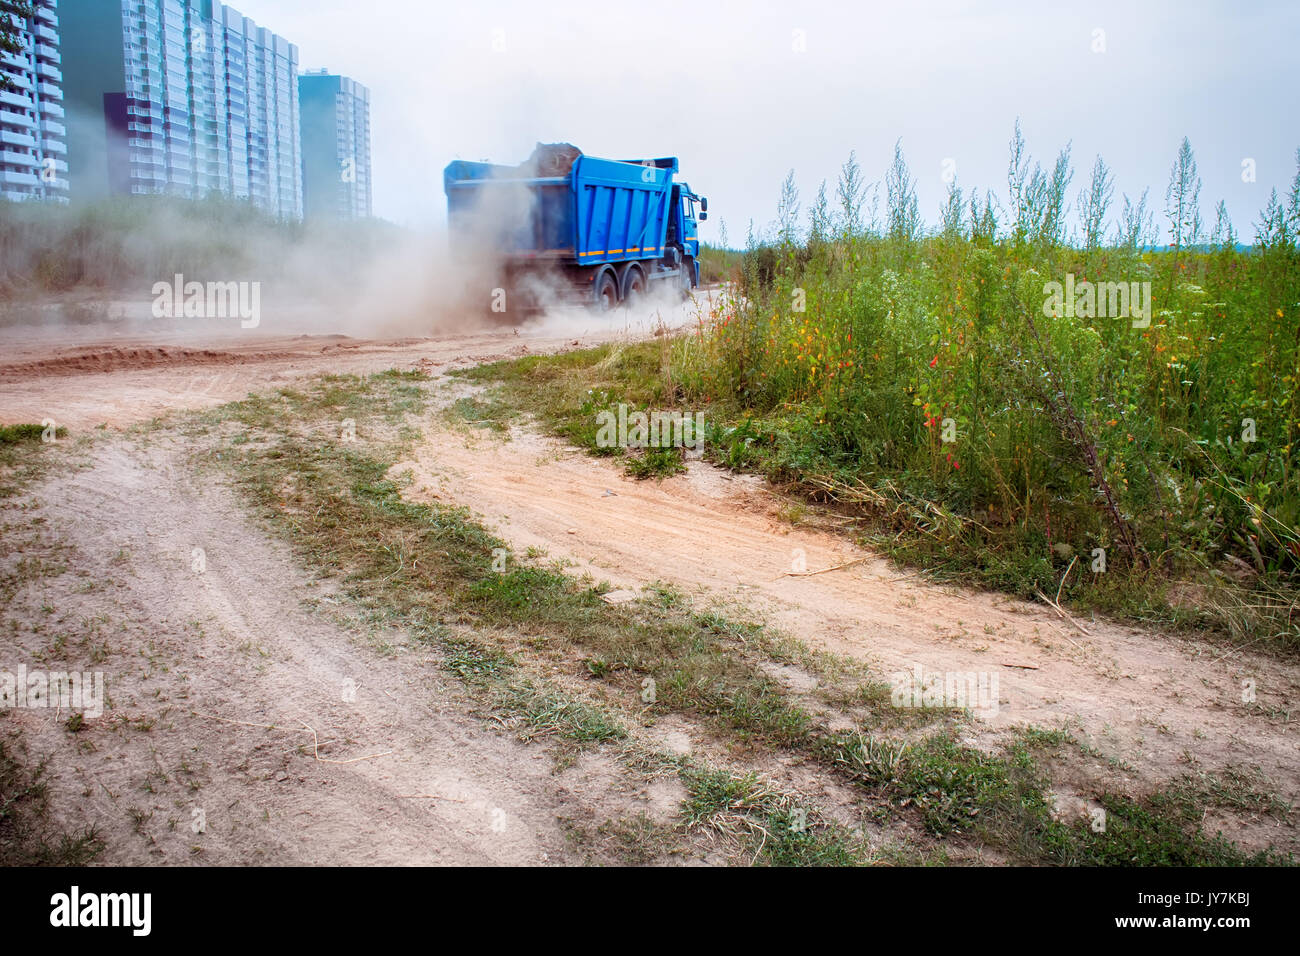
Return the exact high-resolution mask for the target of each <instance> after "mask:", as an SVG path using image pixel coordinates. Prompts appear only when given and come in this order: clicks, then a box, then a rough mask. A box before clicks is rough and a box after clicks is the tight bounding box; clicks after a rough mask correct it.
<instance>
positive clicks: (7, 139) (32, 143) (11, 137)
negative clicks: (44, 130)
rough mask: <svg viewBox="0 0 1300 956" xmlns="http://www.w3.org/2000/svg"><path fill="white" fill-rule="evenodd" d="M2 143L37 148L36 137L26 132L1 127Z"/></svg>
mask: <svg viewBox="0 0 1300 956" xmlns="http://www.w3.org/2000/svg"><path fill="white" fill-rule="evenodd" d="M0 143H3V144H5V145H7V146H26V147H27V148H29V149H35V148H36V137H35V136H28V135H27V134H26V133H15V132H14V131H13V130H7V129H0Z"/></svg>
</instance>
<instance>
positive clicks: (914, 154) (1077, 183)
mask: <svg viewBox="0 0 1300 956" xmlns="http://www.w3.org/2000/svg"><path fill="white" fill-rule="evenodd" d="M232 5H233V6H234V7H236V8H237V9H238V10H240V11H241V12H242V13H244V14H245V15H246V16H250V17H252V18H254V19H255V20H257V22H258V23H259V24H260V25H262V26H266V27H268V28H270V29H272V30H274V31H275V32H277V33H280V34H282V35H283V36H285V37H287V38H288V39H289V40H290V41H292V42H295V43H297V44H298V46H299V48H300V51H301V58H302V64H301V65H302V68H303V69H304V70H306V69H310V68H316V67H322V66H323V67H328V68H329V69H330V70H331V71H332V72H339V73H343V74H345V75H348V76H351V77H352V78H353V79H356V80H358V81H360V82H362V83H364V84H366V85H367V86H368V87H370V89H371V91H372V105H371V108H372V115H371V119H372V126H373V147H374V164H375V170H374V173H375V190H374V200H375V213H376V215H379V216H382V217H384V218H386V219H390V220H393V221H395V222H400V223H403V224H407V225H414V226H421V225H428V224H437V223H441V222H442V221H444V218H445V215H444V202H445V199H444V196H443V192H442V168H443V167H444V166H445V165H446V164H447V163H448V162H449V161H451V160H452V159H457V158H460V159H491V160H492V161H494V162H507V163H513V162H519V161H521V160H523V159H524V158H525V157H526V156H527V155H528V153H529V152H530V151H531V149H532V147H533V144H534V143H536V142H538V141H544V142H555V141H568V142H571V143H573V144H574V145H576V146H578V147H579V148H581V149H582V150H584V151H587V152H590V153H592V154H593V155H597V156H607V157H612V158H628V157H640V156H663V155H675V156H678V157H679V158H680V159H681V170H682V178H684V179H685V180H686V181H688V182H689V183H690V184H691V186H692V187H693V188H694V189H695V190H696V191H697V192H700V193H702V194H703V195H706V196H708V197H709V200H710V205H709V211H710V220H709V222H708V223H706V224H704V226H703V235H704V238H705V239H706V240H712V241H716V240H717V238H718V235H719V228H720V227H721V226H722V224H723V223H725V225H726V229H727V234H728V238H729V240H730V243H731V244H732V245H741V244H743V242H744V239H745V234H746V232H747V230H748V225H749V222H750V220H751V219H752V220H754V222H755V224H756V226H758V227H759V228H762V227H764V226H765V225H767V224H768V223H770V222H771V221H772V220H773V219H774V218H775V215H776V204H777V199H778V197H779V194H780V185H781V181H782V179H783V178H784V177H785V175H786V172H787V171H788V170H789V169H791V168H793V169H794V171H795V176H796V180H797V182H798V185H799V188H800V191H801V201H802V205H803V211H804V214H805V218H806V215H807V212H808V210H809V208H810V207H811V205H812V202H813V198H814V195H815V193H816V190H817V186H818V184H819V183H820V182H821V180H823V179H826V180H828V190H829V191H830V192H831V194H832V196H833V187H834V183H835V178H836V176H837V175H838V171H839V167H840V164H841V163H842V162H843V161H844V159H845V157H846V156H847V155H848V153H849V150H851V149H855V150H857V154H858V159H859V161H860V163H861V165H862V167H863V172H864V173H865V175H866V177H867V178H868V180H871V181H876V180H880V179H881V178H882V177H883V175H884V172H885V169H886V167H887V165H888V163H889V161H890V159H891V157H892V150H893V145H894V141H895V140H896V139H898V138H899V137H902V145H903V150H904V153H905V154H906V157H907V161H908V164H909V165H910V167H911V170H912V173H913V175H914V177H915V178H916V181H917V192H918V197H919V199H920V208H921V213H922V215H923V216H924V217H925V219H926V220H927V221H928V222H930V223H934V222H935V221H936V220H937V219H938V214H939V207H940V204H941V202H942V200H943V197H944V195H945V191H946V189H947V185H946V183H945V181H944V179H943V170H944V161H945V160H948V159H951V160H952V161H953V162H954V163H955V172H956V178H957V182H958V185H961V186H963V187H966V188H967V189H969V188H970V187H972V186H974V187H977V188H979V189H980V190H981V192H982V191H983V190H984V189H987V188H992V189H994V190H995V191H996V192H997V194H998V195H999V197H1000V198H1003V199H1004V201H1005V193H1006V166H1007V140H1008V139H1009V138H1010V135H1011V131H1012V127H1013V124H1014V122H1015V119H1016V117H1017V116H1019V117H1020V119H1021V124H1022V126H1023V129H1024V134H1025V138H1026V140H1027V143H1028V146H1029V149H1030V151H1031V153H1032V154H1033V156H1034V157H1035V158H1036V159H1038V160H1040V161H1041V162H1042V163H1043V165H1044V166H1049V167H1050V164H1051V162H1052V160H1053V159H1054V157H1055V155H1056V152H1057V150H1058V149H1060V148H1061V147H1062V146H1064V145H1065V144H1066V143H1067V142H1072V144H1073V158H1074V166H1075V178H1074V182H1073V183H1072V185H1071V188H1070V201H1071V207H1072V208H1071V218H1072V220H1073V215H1074V212H1075V210H1076V209H1077V206H1078V202H1077V199H1076V196H1075V194H1076V193H1077V191H1078V189H1079V188H1080V187H1082V186H1083V185H1085V184H1086V181H1087V178H1088V172H1089V170H1090V168H1091V165H1092V161H1093V158H1094V156H1095V155H1096V154H1097V153H1101V154H1102V156H1103V157H1104V158H1105V159H1106V161H1107V163H1108V164H1109V165H1110V166H1111V167H1112V169H1113V170H1114V172H1115V175H1116V178H1117V191H1116V201H1115V207H1118V206H1119V205H1120V202H1121V200H1120V193H1122V192H1127V193H1129V194H1130V195H1131V196H1133V197H1134V198H1136V196H1137V195H1138V194H1140V193H1141V191H1142V189H1143V188H1144V187H1147V186H1149V187H1151V194H1152V199H1153V201H1154V205H1155V207H1156V209H1157V210H1162V209H1163V205H1164V202H1163V201H1164V189H1165V185H1166V183H1167V181H1168V176H1169V167H1170V165H1171V164H1172V163H1173V160H1174V157H1175V154H1176V152H1177V149H1178V144H1179V142H1180V141H1181V138H1182V137H1183V136H1184V135H1186V136H1188V137H1190V139H1191V142H1192V146H1193V148H1194V149H1195V151H1196V157H1197V160H1198V162H1199V165H1200V174H1201V177H1202V179H1203V180H1204V188H1203V190H1202V194H1201V206H1202V217H1203V218H1204V219H1207V220H1208V221H1209V223H1210V224H1212V223H1213V208H1214V205H1215V204H1216V203H1217V202H1218V200H1219V199H1225V200H1226V201H1227V204H1228V210H1229V212H1230V213H1231V214H1232V217H1233V220H1234V222H1235V224H1236V226H1237V229H1238V231H1239V232H1240V233H1241V234H1242V238H1243V239H1244V240H1246V241H1249V240H1250V239H1251V238H1253V237H1254V223H1255V221H1256V219H1257V217H1258V215H1259V211H1260V210H1261V209H1262V208H1263V207H1264V205H1265V204H1266V203H1267V201H1268V194H1269V190H1270V189H1272V188H1274V187H1276V188H1277V189H1278V191H1279V193H1284V192H1285V191H1286V190H1287V189H1288V188H1289V185H1290V182H1291V179H1292V177H1293V176H1294V174H1295V171H1296V161H1295V151H1296V148H1297V147H1300V67H1298V66H1297V59H1296V41H1297V39H1300V3H1296V2H1294V0H1249V2H1242V0H1237V2H1224V3H1215V2H1209V0H1205V2H1200V0H1182V2H1172V0H1171V2H1142V0H1126V2H1091V3H1079V2H1067V3H1057V2H1048V0H1026V2H1010V0H1008V2H974V0H972V2H961V0H935V2H921V0H892V2H889V3H876V2H871V0H842V2H839V3H816V2H807V0H805V2H797V3H796V2H790V0H784V2H780V3H767V2H764V0H739V2H709V0H700V2H697V3H675V2H656V3H651V2H640V3H617V2H614V0H604V2H599V3H597V2H574V0H551V2H538V0H522V2H493V0H477V2H474V3H457V4H450V3H440V2H429V0H239V2H236V3H234V4H232ZM1099 31H1100V32H1099ZM1098 48H1100V49H1101V51H1100V52H1098V51H1097V50H1098ZM1246 159H1251V160H1253V161H1254V168H1255V170H1256V181H1255V182H1253V183H1251V182H1244V181H1243V166H1242V163H1243V161H1244V160H1246ZM882 203H883V199H882ZM1117 215H1118V208H1112V215H1111V218H1112V219H1114V218H1115V217H1116V216H1117Z"/></svg>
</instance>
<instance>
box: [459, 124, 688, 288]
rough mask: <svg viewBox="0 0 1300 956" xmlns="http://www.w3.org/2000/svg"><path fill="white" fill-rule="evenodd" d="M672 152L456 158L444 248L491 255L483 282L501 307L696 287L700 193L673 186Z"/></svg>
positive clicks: (559, 147) (557, 150)
mask: <svg viewBox="0 0 1300 956" xmlns="http://www.w3.org/2000/svg"><path fill="white" fill-rule="evenodd" d="M676 173H677V159H676V158H675V157H667V158H662V159H626V160H614V159H597V158H596V157H595V156H586V155H584V154H583V153H582V151H581V150H579V149H577V148H576V147H574V146H570V145H569V144H568V143H552V144H546V143H538V144H537V148H536V149H535V150H534V151H533V154H532V156H530V157H529V158H528V160H526V161H525V162H524V163H522V164H520V165H518V166H502V165H497V164H494V163H471V162H465V161H462V160H457V161H456V162H453V163H451V164H449V165H448V166H447V168H446V170H444V172H443V186H444V188H445V189H446V192H447V220H448V225H449V229H450V236H451V242H452V248H453V250H459V251H460V252H461V253H462V254H463V255H466V256H471V257H474V258H476V259H477V260H479V264H480V265H481V264H482V263H483V261H484V260H492V264H491V267H490V268H489V270H488V274H487V275H485V276H484V281H485V283H493V282H495V283H500V284H499V285H495V286H493V287H492V289H491V290H490V294H491V295H493V296H495V297H497V298H501V299H505V301H506V302H507V303H509V304H508V306H503V307H500V308H498V304H499V303H498V301H497V298H494V299H493V303H492V306H491V308H492V309H493V311H497V312H504V311H507V310H508V311H511V312H513V311H515V310H516V309H518V308H523V309H528V308H539V307H545V306H546V305H548V304H551V303H552V302H554V301H557V300H567V301H575V300H576V301H582V302H586V303H590V304H591V305H593V306H595V307H596V308H597V309H600V310H602V311H603V310H608V309H613V308H615V307H616V306H618V305H620V304H627V305H632V304H634V303H635V302H636V300H637V299H638V298H639V297H641V296H644V295H646V294H647V293H651V292H655V291H658V290H672V291H673V292H676V293H679V294H681V295H683V296H685V295H689V293H690V291H691V289H693V288H694V287H696V286H697V285H699V282H700V267H699V261H698V256H699V226H698V223H699V222H700V221H703V220H705V219H707V218H708V208H709V203H708V200H707V199H705V198H703V197H702V196H697V195H696V194H695V193H693V192H692V191H691V188H690V186H688V185H686V184H685V183H682V182H674V181H673V177H674V175H675V174H676Z"/></svg>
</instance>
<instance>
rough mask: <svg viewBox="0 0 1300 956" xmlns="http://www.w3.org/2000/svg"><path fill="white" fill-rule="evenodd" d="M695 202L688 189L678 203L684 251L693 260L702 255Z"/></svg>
mask: <svg viewBox="0 0 1300 956" xmlns="http://www.w3.org/2000/svg"><path fill="white" fill-rule="evenodd" d="M695 202H696V200H695V197H694V196H693V195H691V193H690V190H688V189H683V190H682V194H681V198H680V199H679V200H678V202H677V206H678V214H679V215H680V216H681V220H682V249H683V250H684V251H685V253H686V255H688V256H691V257H692V258H694V257H695V256H698V255H699V254H700V226H699V223H698V222H697V221H696V218H695Z"/></svg>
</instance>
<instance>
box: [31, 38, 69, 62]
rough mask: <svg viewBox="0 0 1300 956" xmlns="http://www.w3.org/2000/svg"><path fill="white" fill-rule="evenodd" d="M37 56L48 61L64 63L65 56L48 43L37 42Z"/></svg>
mask: <svg viewBox="0 0 1300 956" xmlns="http://www.w3.org/2000/svg"><path fill="white" fill-rule="evenodd" d="M35 52H36V56H37V58H39V59H43V60H45V61H46V62H48V63H62V62H63V57H62V56H61V55H60V54H59V51H58V49H56V48H55V47H52V46H50V45H49V44H48V43H38V44H36V51H35Z"/></svg>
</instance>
